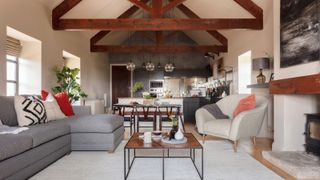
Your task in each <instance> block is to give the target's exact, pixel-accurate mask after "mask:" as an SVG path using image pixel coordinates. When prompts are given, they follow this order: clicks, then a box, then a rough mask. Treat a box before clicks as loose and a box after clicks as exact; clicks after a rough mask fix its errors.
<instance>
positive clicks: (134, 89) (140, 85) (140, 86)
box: [132, 81, 144, 93]
mask: <svg viewBox="0 0 320 180" xmlns="http://www.w3.org/2000/svg"><path fill="white" fill-rule="evenodd" d="M143 89H144V84H143V82H141V81H137V82H136V83H134V85H133V87H132V92H134V93H135V92H139V91H141V90H143Z"/></svg>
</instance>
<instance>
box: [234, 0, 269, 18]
mask: <svg viewBox="0 0 320 180" xmlns="http://www.w3.org/2000/svg"><path fill="white" fill-rule="evenodd" d="M234 1H235V2H237V3H238V4H239V5H240V6H241V7H243V8H244V9H246V10H247V11H248V12H249V13H250V14H252V15H253V16H254V17H256V18H258V19H262V18H263V9H262V8H260V7H259V6H258V5H256V4H255V3H254V2H253V1H252V0H234Z"/></svg>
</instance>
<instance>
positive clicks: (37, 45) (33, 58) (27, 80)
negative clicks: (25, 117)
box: [19, 41, 42, 94]
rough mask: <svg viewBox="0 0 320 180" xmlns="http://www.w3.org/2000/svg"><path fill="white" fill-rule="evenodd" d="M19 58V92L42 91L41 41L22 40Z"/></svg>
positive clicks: (33, 92) (31, 92)
mask: <svg viewBox="0 0 320 180" xmlns="http://www.w3.org/2000/svg"><path fill="white" fill-rule="evenodd" d="M21 44H22V47H23V48H22V51H21V55H20V58H19V94H39V92H40V91H41V66H42V62H41V42H35V41H22V42H21Z"/></svg>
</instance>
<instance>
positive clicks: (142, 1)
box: [52, 0, 263, 53]
mask: <svg viewBox="0 0 320 180" xmlns="http://www.w3.org/2000/svg"><path fill="white" fill-rule="evenodd" d="M129 1H130V2H132V3H133V4H134V6H132V7H131V8H129V9H128V10H127V11H125V12H124V13H123V14H122V15H120V16H119V17H118V19H61V17H62V16H63V15H64V14H65V13H67V12H68V11H69V10H70V9H72V8H73V7H75V6H76V5H77V4H78V3H79V2H81V0H64V1H63V2H62V3H61V4H60V5H59V6H57V7H56V8H55V9H54V10H53V12H52V25H53V29H55V30H87V29H88V30H102V31H100V32H99V33H97V34H96V35H95V36H93V37H92V38H91V40H90V45H91V51H93V52H102V51H109V52H130V51H131V52H137V51H141V50H143V49H145V50H148V51H152V52H163V51H166V52H169V51H170V52H185V51H201V52H202V51H206V50H210V52H214V53H219V52H227V49H228V40H227V38H225V37H224V36H223V35H222V34H220V33H219V32H218V31H217V29H255V30H260V29H263V10H262V9H261V8H260V7H259V6H257V5H256V4H255V3H254V2H253V1H252V0H234V1H235V2H237V3H238V4H239V5H240V6H242V7H243V8H244V9H246V10H247V11H248V12H249V13H250V14H252V15H253V16H254V18H241V19H201V18H200V17H199V16H198V15H196V14H195V13H194V12H193V11H192V10H190V9H189V8H188V7H186V6H185V5H183V4H182V3H183V2H184V1H185V0H169V3H168V4H167V5H165V6H163V4H162V0H152V3H151V6H149V5H148V2H149V1H150V0H129ZM175 7H177V8H178V9H179V10H180V11H181V12H183V13H184V14H185V15H186V16H187V17H188V18H190V19H166V18H162V16H163V14H164V13H165V12H167V11H169V10H171V9H172V8H175ZM140 8H141V9H143V10H145V11H147V12H148V13H150V14H151V17H152V18H151V19H129V17H130V16H132V15H133V14H134V13H135V12H137V11H138V10H139V9H140ZM111 30H116V31H117V30H129V31H148V30H151V31H155V38H154V41H155V43H156V46H150V47H146V46H143V45H133V46H132V45H131V46H126V47H124V46H118V47H116V46H104V45H96V43H97V42H98V41H99V40H101V39H102V38H103V37H104V36H106V35H107V34H109V33H110V31H111ZM164 30H169V31H172V30H173V31H179V30H180V31H181V30H205V31H207V32H208V33H209V34H210V35H211V36H212V37H214V38H215V39H217V40H218V41H219V42H220V43H221V44H222V46H197V47H199V48H195V46H188V47H186V46H174V47H175V48H174V47H170V46H167V45H162V44H161V43H162V42H163V39H165V38H164V37H163V33H162V31H164ZM149 39H150V38H149ZM152 39H153V38H152ZM134 46H135V47H134ZM120 49H123V50H120ZM170 49H172V50H170Z"/></svg>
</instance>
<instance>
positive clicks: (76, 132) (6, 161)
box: [0, 96, 124, 180]
mask: <svg viewBox="0 0 320 180" xmlns="http://www.w3.org/2000/svg"><path fill="white" fill-rule="evenodd" d="M73 110H74V113H75V114H76V115H75V116H73V117H70V118H66V119H62V120H56V121H50V122H48V123H46V124H39V125H34V126H30V127H29V129H28V130H26V131H23V132H21V133H19V134H17V135H14V134H6V135H0V180H2V179H9V180H21V179H27V178H28V177H31V176H32V175H34V174H36V173H37V172H39V171H40V170H42V169H44V168H46V167H47V166H48V165H50V164H51V163H53V162H55V161H56V160H58V159H59V158H61V157H63V156H64V155H66V154H69V153H70V152H71V151H90V150H94V151H100V150H101V151H109V152H113V151H114V150H115V149H116V147H117V146H118V145H119V144H120V143H121V141H122V140H123V134H124V126H123V117H122V116H118V115H107V114H100V115H90V114H91V112H90V107H86V106H74V107H73ZM0 120H1V121H2V123H3V124H4V125H8V126H17V125H18V123H17V117H16V112H15V108H14V98H13V97H3V96H0Z"/></svg>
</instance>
